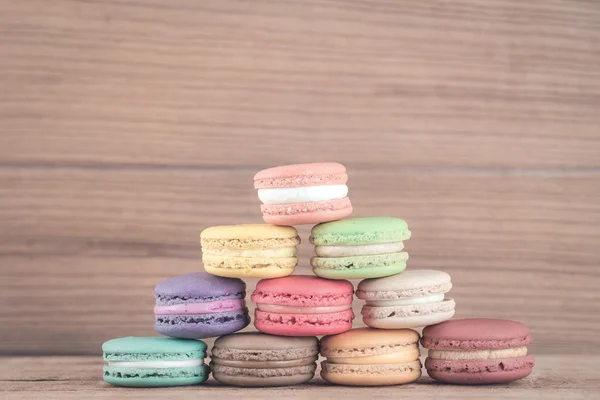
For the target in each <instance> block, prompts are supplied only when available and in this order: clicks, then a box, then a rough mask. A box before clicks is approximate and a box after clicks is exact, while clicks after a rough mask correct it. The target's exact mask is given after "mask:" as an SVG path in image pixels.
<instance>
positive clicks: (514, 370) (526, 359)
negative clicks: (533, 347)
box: [421, 318, 535, 385]
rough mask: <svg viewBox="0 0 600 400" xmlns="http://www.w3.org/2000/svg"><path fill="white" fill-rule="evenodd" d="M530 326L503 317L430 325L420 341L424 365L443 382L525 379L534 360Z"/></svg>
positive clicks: (491, 381) (468, 383) (487, 382)
mask: <svg viewBox="0 0 600 400" xmlns="http://www.w3.org/2000/svg"><path fill="white" fill-rule="evenodd" d="M532 340H533V339H532V338H531V334H530V332H529V328H528V327H527V326H526V325H524V324H522V323H520V322H516V321H509V320H503V319H485V318H474V319H455V320H451V321H446V322H442V323H440V324H437V325H432V326H428V327H426V328H425V329H424V330H423V337H422V338H421V344H422V345H423V347H426V348H428V349H429V356H428V357H427V359H426V360H425V368H427V373H428V374H429V376H430V377H432V378H433V379H435V380H438V381H440V382H445V383H454V384H465V385H480V384H492V383H508V382H512V381H516V380H518V379H522V378H525V377H526V376H528V375H529V374H531V371H532V369H533V366H534V364H535V360H534V358H533V356H530V355H528V354H527V345H528V344H529V343H531V341H532Z"/></svg>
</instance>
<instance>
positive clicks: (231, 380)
mask: <svg viewBox="0 0 600 400" xmlns="http://www.w3.org/2000/svg"><path fill="white" fill-rule="evenodd" d="M212 374H213V378H215V379H216V380H217V381H219V382H221V383H224V384H226V385H232V386H242V387H276V386H291V385H301V384H303V383H306V382H308V381H310V380H311V379H312V378H313V377H314V376H315V373H314V371H313V372H312V373H306V374H294V375H284V376H271V377H257V376H244V375H239V374H237V375H229V374H226V373H223V372H221V371H220V370H219V369H218V368H217V369H216V370H213V373H212Z"/></svg>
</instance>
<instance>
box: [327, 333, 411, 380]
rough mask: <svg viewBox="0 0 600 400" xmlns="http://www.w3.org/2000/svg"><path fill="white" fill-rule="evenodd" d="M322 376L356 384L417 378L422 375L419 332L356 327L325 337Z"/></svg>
mask: <svg viewBox="0 0 600 400" xmlns="http://www.w3.org/2000/svg"><path fill="white" fill-rule="evenodd" d="M320 348H321V350H320V351H321V355H322V356H324V357H327V360H326V361H323V363H321V367H322V369H321V376H322V377H323V379H325V380H326V381H327V382H330V383H336V384H338V385H352V386H384V385H399V384H404V383H410V382H414V381H416V380H417V379H419V377H420V376H421V362H420V361H419V355H420V351H419V334H418V333H417V332H415V331H413V330H411V329H390V330H380V329H372V328H358V329H353V330H350V331H347V332H344V333H340V334H338V335H331V336H325V337H324V338H323V339H322V340H321V345H320Z"/></svg>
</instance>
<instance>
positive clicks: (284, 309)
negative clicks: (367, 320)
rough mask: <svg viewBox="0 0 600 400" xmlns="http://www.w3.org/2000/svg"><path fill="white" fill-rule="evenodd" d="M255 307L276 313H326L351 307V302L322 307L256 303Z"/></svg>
mask: <svg viewBox="0 0 600 400" xmlns="http://www.w3.org/2000/svg"><path fill="white" fill-rule="evenodd" d="M256 308H257V309H259V310H260V311H265V312H272V313H276V314H297V313H301V314H327V313H333V312H340V311H346V310H349V309H351V308H352V304H342V305H340V306H324V307H294V306H280V305H278V304H257V305H256Z"/></svg>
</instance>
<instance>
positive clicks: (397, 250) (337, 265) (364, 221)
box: [310, 217, 410, 279]
mask: <svg viewBox="0 0 600 400" xmlns="http://www.w3.org/2000/svg"><path fill="white" fill-rule="evenodd" d="M409 238H410V230H408V225H407V224H406V222H405V221H404V220H402V219H400V218H393V217H371V218H350V219H344V220H340V221H334V222H327V223H323V224H319V225H316V226H315V227H313V229H312V232H311V236H310V241H311V243H313V244H314V245H315V252H316V253H317V256H316V257H313V258H312V259H311V265H312V267H313V272H314V273H315V275H318V276H320V277H322V278H327V279H365V278H379V277H383V276H390V275H395V274H398V273H400V272H402V271H404V269H405V268H406V260H408V253H406V252H403V251H402V249H403V248H404V244H403V241H404V240H407V239H409Z"/></svg>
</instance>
